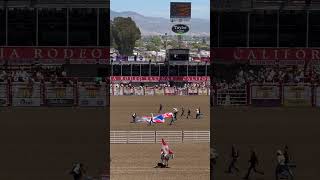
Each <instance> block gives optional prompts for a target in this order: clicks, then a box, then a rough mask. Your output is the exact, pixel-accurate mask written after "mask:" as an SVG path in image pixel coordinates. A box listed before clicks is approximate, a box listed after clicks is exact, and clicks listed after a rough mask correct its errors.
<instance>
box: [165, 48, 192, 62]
mask: <svg viewBox="0 0 320 180" xmlns="http://www.w3.org/2000/svg"><path fill="white" fill-rule="evenodd" d="M167 59H168V60H169V61H171V62H174V61H189V49H168V50H167Z"/></svg>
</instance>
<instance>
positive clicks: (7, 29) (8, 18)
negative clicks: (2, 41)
mask: <svg viewBox="0 0 320 180" xmlns="http://www.w3.org/2000/svg"><path fill="white" fill-rule="evenodd" d="M8 19H9V17H8V7H6V46H8Z"/></svg>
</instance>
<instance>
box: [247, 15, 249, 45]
mask: <svg viewBox="0 0 320 180" xmlns="http://www.w3.org/2000/svg"><path fill="white" fill-rule="evenodd" d="M249 42H250V12H248V14H247V47H249V46H250V44H249Z"/></svg>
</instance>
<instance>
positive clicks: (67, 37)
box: [67, 8, 69, 46]
mask: <svg viewBox="0 0 320 180" xmlns="http://www.w3.org/2000/svg"><path fill="white" fill-rule="evenodd" d="M67 46H69V8H67Z"/></svg>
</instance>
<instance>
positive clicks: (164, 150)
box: [156, 139, 174, 168]
mask: <svg viewBox="0 0 320 180" xmlns="http://www.w3.org/2000/svg"><path fill="white" fill-rule="evenodd" d="M173 158H174V153H173V151H172V150H171V149H170V148H169V146H168V144H167V143H166V142H165V141H164V139H161V149H160V161H161V162H160V163H158V165H157V166H156V167H161V168H168V167H169V160H170V159H173Z"/></svg>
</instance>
